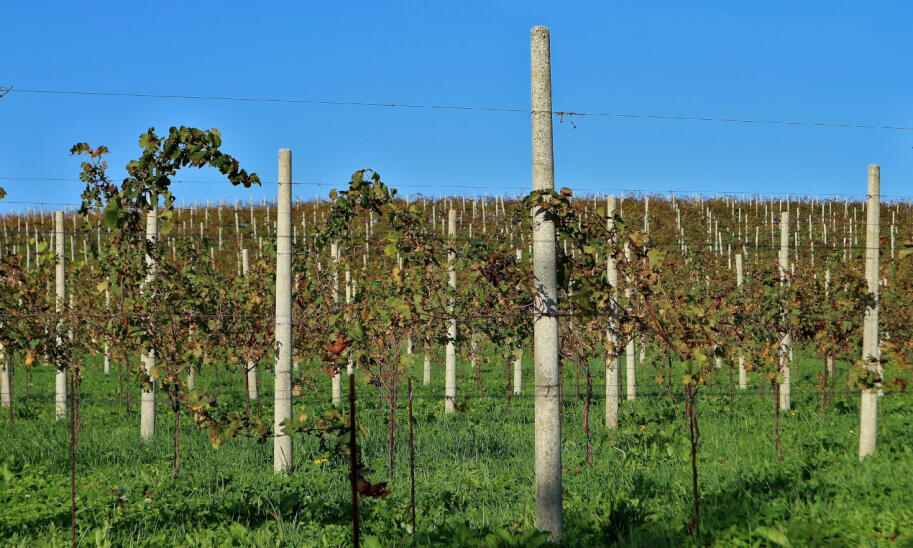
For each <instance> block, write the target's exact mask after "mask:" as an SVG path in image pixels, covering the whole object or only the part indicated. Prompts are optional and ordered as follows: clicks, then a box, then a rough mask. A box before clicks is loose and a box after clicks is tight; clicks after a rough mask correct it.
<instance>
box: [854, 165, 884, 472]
mask: <svg viewBox="0 0 913 548" xmlns="http://www.w3.org/2000/svg"><path fill="white" fill-rule="evenodd" d="M865 210H866V211H865V213H866V220H865V223H866V227H865V281H866V284H867V285H868V292H869V295H870V296H871V297H872V298H871V299H870V300H869V306H867V307H866V309H865V319H864V320H863V325H862V359H863V360H864V363H865V367H866V368H867V369H868V370H869V371H870V372H872V373H874V374H875V376H876V378H878V379H880V378H881V374H882V371H881V363H880V362H879V359H880V358H881V352H880V351H879V348H878V308H879V306H878V305H879V303H878V278H879V275H878V270H879V262H880V259H881V257H880V247H881V246H880V241H879V236H880V225H881V215H880V214H881V168H880V167H879V166H877V165H875V164H872V165H870V166H869V188H868V196H867V200H866V208H865ZM880 384H881V383H880V382H879V383H877V384H876V387H874V388H864V389H863V390H862V401H861V402H860V408H859V421H860V424H859V458H860V460H861V459H863V458H865V457H866V456H867V455H871V454H872V453H874V452H875V442H876V440H877V435H878V428H877V427H878V393H879V391H880Z"/></svg>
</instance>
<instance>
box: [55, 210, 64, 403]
mask: <svg viewBox="0 0 913 548" xmlns="http://www.w3.org/2000/svg"><path fill="white" fill-rule="evenodd" d="M64 252H65V251H64V240H63V211H60V210H57V211H55V212H54V254H55V255H56V257H57V268H56V271H55V274H56V284H55V287H56V290H57V292H56V299H55V301H54V302H55V307H56V311H57V314H61V313H63V307H64V302H65V300H66V296H67V286H66V279H65V277H64V272H65V271H66V270H65V268H64V263H65V261H66V259H65V258H64ZM62 329H63V322H62V321H61V318H60V316H58V318H57V338H56V344H57V348H58V350H60V347H62V346H63V337H62V336H61V330H62ZM55 365H56V368H57V374H56V377H55V379H54V380H55V390H54V404H55V405H54V409H55V414H56V417H57V418H58V419H65V418H67V364H65V363H57V364H55Z"/></svg>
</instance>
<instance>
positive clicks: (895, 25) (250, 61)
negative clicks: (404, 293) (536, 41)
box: [0, 1, 913, 209]
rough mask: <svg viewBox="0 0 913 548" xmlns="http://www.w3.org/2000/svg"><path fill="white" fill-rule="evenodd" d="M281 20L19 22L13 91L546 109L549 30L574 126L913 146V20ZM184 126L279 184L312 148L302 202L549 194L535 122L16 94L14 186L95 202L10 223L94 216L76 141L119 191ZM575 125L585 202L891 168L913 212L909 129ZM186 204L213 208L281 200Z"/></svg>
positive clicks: (711, 15)
mask: <svg viewBox="0 0 913 548" xmlns="http://www.w3.org/2000/svg"><path fill="white" fill-rule="evenodd" d="M269 4H270V7H261V6H256V5H255V3H251V2H218V3H211V2H208V3H203V2H187V1H184V2H168V1H162V2H156V3H152V4H150V3H136V2H110V3H106V2H81V3H74V2H51V3H39V2H12V3H7V5H5V6H4V8H3V18H2V21H0V31H2V35H3V37H4V44H5V46H4V49H5V51H4V54H3V56H2V57H0V85H2V86H6V85H13V86H15V87H17V88H21V89H26V88H30V89H58V90H88V91H115V92H121V91H123V92H149V93H162V94H190V95H196V94H199V95H220V96H243V97H275V98H302V99H317V100H334V101H369V102H382V103H420V104H445V105H475V106H494V107H510V108H529V101H530V99H529V30H530V28H531V27H533V26H535V25H547V26H549V27H550V28H551V36H552V73H553V94H554V108H555V110H564V111H596V112H615V113H643V114H670V115H678V114H682V115H695V116H719V117H729V118H756V119H776V120H781V119H782V120H811V121H834V122H852V123H871V124H885V125H896V126H913V70H911V66H913V32H911V28H913V4H911V3H910V2H904V1H899V2H837V1H820V2H779V3H770V2H653V1H651V2H643V1H629V2H591V3H571V2H563V3H560V4H558V3H540V2H535V3H532V2H427V3H426V2H416V1H411V2H392V3H389V5H387V4H388V3H386V2H346V3H345V5H341V4H340V3H330V2H325V3H310V2H295V3H285V4H280V3H275V4H273V3H269ZM181 124H184V125H192V126H197V127H201V128H211V127H216V128H218V129H220V130H221V131H222V134H223V137H224V150H225V151H226V152H229V153H231V154H233V155H235V156H236V157H238V158H239V159H240V160H241V163H242V165H243V166H244V167H246V168H247V169H248V170H252V171H256V172H258V173H260V175H261V176H262V177H263V178H264V179H265V180H270V181H274V180H275V178H276V171H277V167H276V164H277V159H276V158H277V150H278V149H279V148H280V147H289V148H291V149H292V150H293V153H294V179H295V180H296V181H299V182H310V183H313V182H322V183H326V184H327V185H328V186H338V185H340V184H342V183H344V182H345V181H347V180H348V176H349V175H350V174H351V173H352V172H353V171H355V170H357V169H360V168H369V167H370V168H374V169H376V170H377V171H379V172H380V173H381V175H382V176H383V178H384V180H385V181H386V182H387V183H388V184H390V185H392V186H395V187H399V188H401V189H402V192H404V193H417V192H423V193H426V194H442V193H464V194H466V193H468V194H472V193H484V192H488V193H490V194H497V193H509V194H515V193H518V192H521V191H524V189H528V187H529V185H530V179H531V176H530V122H529V118H528V116H527V115H525V114H522V113H492V112H460V111H456V112H455V111H431V110H403V109H387V108H369V107H353V106H316V105H289V104H263V103H227V102H202V101H186V100H165V99H135V98H107V97H76V96H51V95H33V94H24V93H11V94H9V95H7V96H6V97H4V98H3V99H0V127H2V131H0V178H10V177H33V178H41V177H47V178H72V179H74V182H62V181H36V180H28V181H13V180H2V181H0V186H4V187H5V188H6V189H7V191H8V193H9V195H8V197H7V200H6V201H7V202H9V201H32V200H38V201H46V202H77V201H78V196H79V192H80V190H81V187H80V185H79V184H78V183H77V182H75V178H76V176H77V173H78V161H77V160H76V159H74V158H71V157H69V156H68V149H69V147H70V146H71V145H72V144H73V143H75V142H77V141H83V140H86V141H88V142H89V143H90V144H92V145H99V144H105V145H107V146H108V147H110V148H111V150H112V155H111V157H110V162H109V163H110V164H111V166H112V174H113V175H114V176H115V177H116V178H117V179H118V180H119V178H120V177H122V175H123V171H122V166H123V165H124V164H125V163H126V161H128V160H129V159H131V158H134V157H135V156H136V155H137V154H138V152H139V148H138V147H137V137H138V135H139V134H140V133H141V132H143V131H144V130H145V129H146V128H148V127H150V126H155V127H156V129H157V130H159V131H160V132H165V131H167V129H168V127H169V126H171V125H181ZM573 124H574V125H572V124H571V123H569V122H568V121H567V120H565V121H564V123H558V120H556V123H555V158H556V184H557V185H558V186H568V187H571V188H575V189H582V190H581V192H608V191H616V192H617V191H620V190H621V189H651V190H657V191H665V190H669V189H673V190H702V191H707V192H710V193H713V192H715V191H739V192H741V191H745V192H757V191H760V192H764V193H786V192H793V193H805V192H809V193H838V192H839V193H860V192H864V187H865V178H866V166H867V165H868V164H869V163H879V164H881V166H882V189H883V190H882V191H883V193H884V194H888V195H903V194H913V132H910V131H906V132H904V131H885V130H864V129H828V128H814V127H782V126H780V127H778V126H762V125H742V124H721V123H707V122H691V121H658V120H630V119H619V118H576V119H574V120H573ZM574 126H576V128H575V127H574ZM182 178H185V179H189V180H198V181H213V180H216V179H217V177H216V176H215V174H213V173H211V172H199V171H195V170H194V171H191V172H187V173H186V174H183V175H182ZM465 187H480V188H465ZM175 190H176V193H177V194H178V196H179V197H183V198H185V199H187V200H193V199H197V200H205V199H207V198H208V199H210V200H213V201H215V200H218V199H219V198H226V199H234V198H238V197H243V198H246V197H247V196H248V195H250V194H253V196H254V197H255V198H256V199H259V198H260V197H262V196H263V195H264V194H266V195H268V196H273V195H274V193H275V186H272V185H267V186H266V187H264V189H262V190H254V191H253V192H247V191H234V190H233V189H232V188H231V187H230V186H229V185H228V183H225V184H224V185H223V184H180V186H178V187H176V189H175ZM298 191H299V192H300V193H301V194H302V197H304V198H312V197H313V195H314V194H315V193H316V192H318V191H319V192H321V193H322V194H324V195H325V194H326V192H327V191H328V188H327V187H316V186H309V185H303V186H299V187H298ZM9 207H24V206H21V205H9V204H8V205H5V206H3V205H0V208H2V209H7V208H9Z"/></svg>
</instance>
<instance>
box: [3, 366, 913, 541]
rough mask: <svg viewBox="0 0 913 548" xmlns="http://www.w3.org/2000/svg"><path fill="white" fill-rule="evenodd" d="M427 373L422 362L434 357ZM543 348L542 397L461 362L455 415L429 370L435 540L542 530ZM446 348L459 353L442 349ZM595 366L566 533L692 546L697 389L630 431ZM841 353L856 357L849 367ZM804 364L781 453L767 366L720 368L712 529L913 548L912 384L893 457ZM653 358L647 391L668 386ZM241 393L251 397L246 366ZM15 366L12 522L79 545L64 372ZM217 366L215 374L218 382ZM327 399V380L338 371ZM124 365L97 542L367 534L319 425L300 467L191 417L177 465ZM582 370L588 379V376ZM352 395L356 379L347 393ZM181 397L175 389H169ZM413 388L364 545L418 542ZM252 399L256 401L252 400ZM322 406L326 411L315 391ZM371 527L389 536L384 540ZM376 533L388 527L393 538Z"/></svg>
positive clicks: (88, 443) (421, 424)
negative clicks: (763, 377) (737, 384)
mask: <svg viewBox="0 0 913 548" xmlns="http://www.w3.org/2000/svg"><path fill="white" fill-rule="evenodd" d="M414 358H415V363H414V369H413V373H414V374H415V375H416V376H417V377H418V378H421V371H420V368H421V364H420V357H419V356H414ZM528 360H529V357H527V362H526V363H525V366H526V373H527V374H526V377H525V379H524V382H525V383H526V384H525V386H524V394H523V395H522V396H520V397H517V398H514V399H513V401H512V402H511V403H510V405H509V407H506V401H505V399H504V398H503V397H502V396H503V394H504V390H505V386H506V377H505V371H504V367H503V366H502V365H501V364H497V365H494V366H492V365H486V366H485V367H484V368H483V375H484V378H485V379H486V385H485V395H486V396H491V397H478V396H479V394H478V392H477V390H476V385H475V379H474V376H473V375H472V374H471V373H469V372H468V371H465V370H463V371H461V384H460V392H461V394H463V395H465V396H467V397H464V398H462V399H461V401H460V403H461V406H463V407H464V409H463V411H462V412H460V413H458V414H456V415H452V416H445V415H444V414H443V403H442V402H441V401H440V398H439V396H440V394H441V392H442V387H443V370H442V368H441V367H438V366H436V367H435V370H434V376H433V382H432V386H431V387H427V388H426V387H422V386H421V385H420V383H417V385H416V389H415V396H416V400H415V422H416V494H417V506H418V544H420V545H428V544H435V545H442V546H458V545H469V544H472V543H474V542H477V543H480V544H479V545H484V546H509V545H523V544H524V543H526V544H532V543H534V542H535V540H536V539H535V537H534V535H533V534H532V531H533V528H534V483H533V475H534V469H533V418H532V417H533V401H532V398H531V397H530V394H531V392H530V391H529V388H530V384H531V381H532V374H531V373H532V366H531V363H529V361H528ZM436 363H437V364H439V363H441V360H436ZM593 365H594V369H595V370H596V371H598V373H597V374H596V376H595V378H594V384H595V386H594V393H595V394H596V396H597V399H596V400H595V401H594V402H593V408H592V418H591V424H592V432H593V433H592V441H593V454H594V462H593V466H592V468H587V467H586V466H585V437H584V432H583V428H582V425H581V416H582V411H583V400H582V399H580V400H578V399H577V397H576V368H574V367H573V366H572V365H571V364H567V365H566V369H565V379H566V380H565V402H566V403H565V414H564V423H563V429H564V442H563V459H564V467H565V474H564V508H565V527H566V532H565V540H564V542H563V543H562V545H566V546H602V545H622V546H628V545H640V546H664V545H668V546H679V545H688V544H693V543H694V541H693V540H692V539H691V538H690V537H689V536H688V534H687V533H686V531H685V524H686V523H687V521H688V518H689V516H690V512H691V483H690V482H691V476H690V461H689V460H688V459H689V453H688V449H689V442H688V431H687V424H686V422H685V421H684V418H683V405H682V404H681V403H673V402H671V401H670V400H669V399H668V398H666V397H664V396H653V397H642V398H639V399H638V400H637V401H635V402H626V403H624V404H623V406H622V411H621V417H620V422H621V424H622V427H621V429H619V430H618V431H607V430H606V429H605V428H604V427H603V426H602V424H601V418H602V416H603V401H602V400H601V399H600V398H599V395H600V394H602V393H603V388H602V385H601V383H600V382H599V381H601V378H602V374H601V367H599V366H598V365H597V361H594V362H593ZM841 367H842V366H841ZM820 368H821V364H820V362H818V361H814V360H803V361H802V362H801V363H800V367H799V368H798V370H797V371H796V372H795V373H794V375H793V378H794V387H793V409H794V410H793V411H791V412H785V413H784V414H783V416H782V418H781V430H782V440H783V452H784V460H783V461H782V462H779V461H778V460H777V458H776V453H775V448H774V441H773V435H772V433H773V414H772V406H771V403H770V398H769V397H761V396H760V394H761V390H760V386H759V384H758V383H759V379H758V377H757V376H756V375H755V376H752V377H750V383H751V384H750V387H749V390H748V391H747V394H741V395H738V396H737V397H736V398H735V401H734V404H733V406H732V408H731V409H730V399H729V397H728V394H729V385H728V383H729V374H728V371H727V370H722V371H720V372H719V374H718V375H717V378H716V379H714V385H713V387H711V388H708V387H704V388H702V392H703V393H702V394H701V395H700V396H699V405H698V412H699V415H700V426H701V433H702V437H701V445H700V487H701V517H702V537H701V539H700V542H701V544H712V545H719V546H768V545H778V544H786V543H791V544H792V545H793V546H807V545H826V546H870V545H876V546H877V545H886V546H887V545H890V546H904V545H913V474H911V473H910V470H911V467H913V449H911V445H913V443H911V441H910V435H909V433H910V432H911V431H913V396H911V395H907V394H890V395H887V396H885V397H884V398H881V399H880V405H879V445H878V450H877V453H876V454H875V455H874V456H873V457H871V458H869V459H867V460H866V461H865V462H864V463H860V462H859V461H858V459H857V458H856V451H857V443H858V438H857V433H856V430H857V428H858V396H856V395H854V394H850V395H849V396H847V397H844V396H843V381H842V379H841V380H839V381H838V388H837V391H836V401H834V402H833V404H832V405H831V407H830V409H829V411H828V413H827V414H826V415H825V416H824V417H821V416H820V415H819V413H818V402H819V397H820V395H819V393H818V392H817V390H816V389H815V386H814V383H815V380H814V373H816V372H818V371H820ZM655 373H656V371H655V370H653V369H651V368H649V367H644V368H642V369H641V371H640V373H639V378H638V381H639V389H640V390H641V392H642V393H644V394H646V393H652V394H656V393H659V392H661V391H662V390H661V389H660V388H659V387H657V386H656V384H655V383H654V381H653V379H652V377H653V375H654V374H655ZM269 376H270V375H269V372H268V371H264V374H263V383H262V391H263V393H264V395H265V396H266V399H265V400H264V402H263V403H264V409H263V412H264V413H265V414H266V415H267V416H269V414H270V409H269V395H270V394H269V391H270V389H271V381H270V378H269ZM221 381H222V384H223V387H222V390H223V397H226V398H227V397H228V396H229V395H234V396H238V397H240V395H241V389H242V387H241V385H240V382H241V379H240V376H239V375H235V377H234V379H233V383H234V384H233V386H232V388H231V389H230V390H229V389H228V387H227V377H226V376H225V374H224V373H223V374H222V378H221ZM24 382H25V377H24V375H23V374H22V373H21V371H17V375H16V378H15V393H16V398H17V402H16V406H15V421H14V422H13V423H12V424H10V423H9V420H8V418H7V417H6V416H3V417H0V421H2V422H0V538H3V539H4V541H3V544H4V545H8V546H43V545H55V546H56V545H65V544H67V543H68V542H69V522H70V515H69V474H68V431H67V427H66V421H60V422H58V421H55V420H54V418H53V402H52V401H50V400H52V399H53V398H52V395H51V391H52V390H53V371H52V370H51V369H50V368H39V369H37V370H36V371H35V372H34V374H33V376H32V384H31V387H30V393H31V399H32V402H31V403H30V404H28V405H26V403H25V402H24V396H25V387H24ZM214 382H215V375H213V374H212V373H211V372H204V373H203V374H202V375H200V377H199V384H200V386H201V387H202V388H210V389H211V388H213V383H214ZM322 382H323V383H324V386H323V388H322V389H323V392H322V393H309V394H307V395H306V396H307V398H306V399H307V401H309V402H310V401H311V400H312V399H313V398H315V397H316V398H322V397H323V396H324V395H325V396H326V398H327V400H328V399H329V379H328V378H326V377H324V378H322ZM117 384H118V381H117V377H116V375H114V374H112V375H111V376H109V377H105V376H104V375H102V374H101V372H100V368H99V367H98V366H97V364H95V363H93V365H92V366H91V367H89V368H88V371H87V373H86V375H85V380H84V384H83V386H84V388H83V391H84V394H85V399H84V402H83V407H82V437H81V440H80V445H79V447H78V449H77V461H78V471H77V492H78V511H77V518H78V522H79V538H80V544H81V545H85V546H93V545H105V543H106V542H107V543H111V545H126V546H173V545H186V546H250V545H257V546H260V545H263V546H267V545H268V546H273V545H289V546H344V545H348V544H349V543H350V542H351V540H350V539H351V537H350V535H351V526H350V521H349V520H350V495H349V486H348V483H346V482H345V474H346V462H345V461H343V460H340V459H338V458H331V459H330V460H329V462H319V463H315V461H320V460H321V459H324V458H326V457H327V456H328V455H327V454H326V452H324V451H321V450H320V448H319V447H318V443H317V441H316V440H315V439H313V438H309V437H303V436H302V437H299V438H297V439H296V442H295V448H296V454H295V467H296V470H295V473H294V474H293V475H291V476H290V477H281V476H275V475H274V474H273V473H272V446H271V443H267V444H265V445H260V444H258V443H257V442H256V441H253V440H249V439H236V440H232V441H230V442H228V443H226V444H225V445H223V446H222V447H221V448H220V449H218V450H213V449H212V447H211V446H210V444H209V439H208V435H207V433H206V432H201V431H196V430H193V429H192V427H191V425H190V422H189V420H185V421H184V423H183V424H182V431H181V445H182V455H183V461H182V468H181V472H180V477H179V478H178V479H176V480H175V479H172V477H171V455H172V447H171V436H172V432H171V415H170V412H169V410H168V408H167V407H166V406H165V405H160V409H159V417H158V425H157V426H158V432H157V435H156V438H155V439H154V440H153V441H151V442H149V443H143V442H141V441H140V440H139V417H138V406H137V402H136V401H135V400H137V399H138V398H137V396H138V390H134V393H135V394H134V403H133V405H132V406H131V409H130V411H129V412H127V411H126V410H125V409H124V406H123V405H122V404H121V403H120V402H118V401H117V398H116V393H117ZM582 385H583V383H582V378H581V387H582ZM344 392H345V390H344ZM160 403H162V404H163V403H164V398H160ZM405 403H406V397H405V391H403V393H401V395H400V397H399V404H400V409H399V410H398V412H397V419H398V430H397V432H396V440H397V441H396V443H397V450H396V472H395V478H394V480H393V482H392V491H393V494H392V495H391V496H390V497H388V498H387V499H386V500H383V501H380V500H366V499H361V501H360V508H361V512H360V515H361V523H362V533H363V538H366V537H368V538H366V545H371V544H372V543H374V545H378V544H379V545H384V546H387V545H398V546H403V545H408V544H409V543H410V542H411V534H410V527H411V526H410V517H409V468H408V465H409V454H408V445H407V443H408V442H407V440H408V424H407V422H406V417H407V414H406V411H405ZM234 405H237V406H239V407H240V406H242V405H243V403H242V402H240V401H238V402H235V403H234ZM297 405H300V406H302V407H303V408H305V409H307V410H308V411H309V412H310V413H312V414H313V413H315V412H317V411H318V410H319V408H320V407H321V406H320V405H317V404H314V403H313V402H312V403H304V404H297ZM359 419H360V420H361V421H362V422H363V423H364V424H365V425H366V427H367V428H368V430H369V431H370V433H371V436H370V438H369V440H368V441H367V442H366V447H365V456H366V459H367V461H368V464H369V465H370V466H371V467H372V468H373V469H374V470H375V472H374V474H372V476H371V477H372V479H374V480H384V479H385V478H386V456H387V453H386V443H387V419H388V410H387V409H383V408H382V409H379V410H378V409H377V393H376V389H374V388H373V387H369V386H365V385H360V386H359ZM370 537H373V538H370ZM375 541H376V542H375Z"/></svg>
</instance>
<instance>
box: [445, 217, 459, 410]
mask: <svg viewBox="0 0 913 548" xmlns="http://www.w3.org/2000/svg"><path fill="white" fill-rule="evenodd" d="M447 221H448V222H447V233H448V235H449V236H450V240H451V246H452V245H454V244H453V239H454V238H455V237H456V210H455V209H451V210H450V213H449V217H448V220H447ZM454 258H455V257H454V253H453V251H450V252H448V253H447V277H448V285H449V286H450V291H451V292H453V293H456V270H454V268H453V259H454ZM449 300H450V302H449V303H448V310H449V312H450V314H451V315H452V314H453V305H454V301H453V297H452V296H451V297H450V299H449ZM456 336H457V321H456V318H455V317H452V316H451V318H450V320H448V322H447V349H446V360H445V363H444V412H445V413H453V412H454V411H456Z"/></svg>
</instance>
